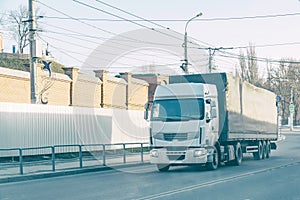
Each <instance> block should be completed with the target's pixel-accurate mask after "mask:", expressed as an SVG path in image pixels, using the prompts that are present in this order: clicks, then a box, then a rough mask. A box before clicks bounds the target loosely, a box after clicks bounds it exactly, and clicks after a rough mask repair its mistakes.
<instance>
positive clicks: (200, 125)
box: [145, 73, 278, 171]
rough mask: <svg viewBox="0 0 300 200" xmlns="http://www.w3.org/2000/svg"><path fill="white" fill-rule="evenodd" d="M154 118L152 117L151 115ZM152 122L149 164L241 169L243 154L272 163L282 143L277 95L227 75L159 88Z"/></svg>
mask: <svg viewBox="0 0 300 200" xmlns="http://www.w3.org/2000/svg"><path fill="white" fill-rule="evenodd" d="M150 107H151V115H150V117H148V111H150ZM145 117H146V118H150V146H151V147H152V150H151V152H150V163H152V164H156V165H157V168H158V170H159V171H168V170H169V167H170V166H175V165H202V166H206V168H207V169H209V170H215V169H217V168H218V166H219V165H220V164H221V163H225V164H230V165H241V163H242V159H243V154H244V153H252V154H253V157H254V159H256V160H261V159H264V158H269V157H270V155H271V149H276V143H275V141H276V140H277V139H278V126H277V107H276V95H275V94H274V93H272V92H270V91H268V90H266V89H262V88H259V87H256V86H254V85H251V84H249V83H248V82H245V81H242V80H241V79H239V78H237V77H234V76H233V75H230V74H227V73H212V74H192V75H182V76H181V75H176V76H171V77H170V84H169V85H160V86H158V87H157V88H156V90H155V94H154V100H153V104H152V105H151V106H147V107H146V114H145Z"/></svg>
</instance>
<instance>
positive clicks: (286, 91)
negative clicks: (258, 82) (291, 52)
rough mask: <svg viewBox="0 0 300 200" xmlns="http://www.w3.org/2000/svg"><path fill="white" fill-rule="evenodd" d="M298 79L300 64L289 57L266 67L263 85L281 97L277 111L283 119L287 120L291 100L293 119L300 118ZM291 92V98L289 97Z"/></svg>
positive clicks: (299, 86) (299, 85)
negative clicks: (274, 65)
mask: <svg viewBox="0 0 300 200" xmlns="http://www.w3.org/2000/svg"><path fill="white" fill-rule="evenodd" d="M299 79H300V65H299V64H297V62H294V61H293V60H291V59H289V60H282V61H281V63H280V64H279V66H278V67H269V69H268V80H267V81H266V82H265V84H264V86H265V88H267V89H269V90H271V91H273V92H274V93H276V94H277V95H279V96H280V97H281V102H280V107H279V109H280V110H279V111H280V115H281V116H282V119H283V120H284V121H287V119H288V116H289V109H288V108H289V105H290V102H293V103H294V105H295V113H294V116H295V117H294V119H295V120H299V119H300V116H299V108H300V90H299V88H300V81H299ZM291 94H293V99H291V98H292V95H291ZM295 122H296V121H295ZM295 124H296V123H295Z"/></svg>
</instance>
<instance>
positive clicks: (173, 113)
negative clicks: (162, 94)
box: [151, 98, 204, 121]
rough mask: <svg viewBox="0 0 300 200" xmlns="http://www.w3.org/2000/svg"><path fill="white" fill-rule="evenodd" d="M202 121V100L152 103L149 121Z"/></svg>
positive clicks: (157, 101) (158, 101)
mask: <svg viewBox="0 0 300 200" xmlns="http://www.w3.org/2000/svg"><path fill="white" fill-rule="evenodd" d="M203 119H204V100H203V99H202V98H197V99H188V98H187V99H165V100H156V101H154V103H153V107H152V114H151V120H153V121H186V120H203Z"/></svg>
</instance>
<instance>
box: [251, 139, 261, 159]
mask: <svg viewBox="0 0 300 200" xmlns="http://www.w3.org/2000/svg"><path fill="white" fill-rule="evenodd" d="M262 155H263V146H262V143H261V141H258V148H257V152H254V153H253V157H254V159H255V160H261V159H262Z"/></svg>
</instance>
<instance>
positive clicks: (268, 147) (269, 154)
mask: <svg viewBox="0 0 300 200" xmlns="http://www.w3.org/2000/svg"><path fill="white" fill-rule="evenodd" d="M270 156H271V143H270V141H267V147H266V158H270Z"/></svg>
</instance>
